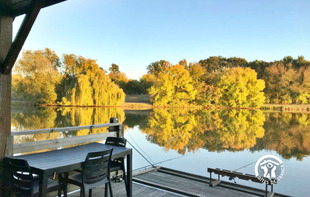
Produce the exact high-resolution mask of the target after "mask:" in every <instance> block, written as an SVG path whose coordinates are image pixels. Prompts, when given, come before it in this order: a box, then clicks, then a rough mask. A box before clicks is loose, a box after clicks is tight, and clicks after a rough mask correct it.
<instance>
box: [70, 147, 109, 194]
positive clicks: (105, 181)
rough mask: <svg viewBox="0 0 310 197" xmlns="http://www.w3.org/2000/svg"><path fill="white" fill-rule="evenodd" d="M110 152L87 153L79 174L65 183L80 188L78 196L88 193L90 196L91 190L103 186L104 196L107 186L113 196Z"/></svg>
mask: <svg viewBox="0 0 310 197" xmlns="http://www.w3.org/2000/svg"><path fill="white" fill-rule="evenodd" d="M112 150H113V149H109V150H106V151H100V152H91V153H88V154H87V156H86V159H85V162H84V164H83V167H82V171H81V173H78V174H74V175H71V176H69V177H68V178H67V180H66V182H67V183H71V184H74V185H77V186H79V187H80V188H81V193H80V196H84V197H85V196H88V195H85V194H87V193H89V196H91V195H92V189H94V188H96V187H99V186H102V185H105V196H107V194H108V186H109V189H110V196H113V192H112V187H111V181H110V164H111V155H112Z"/></svg>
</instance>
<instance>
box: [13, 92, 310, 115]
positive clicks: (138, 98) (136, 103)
mask: <svg viewBox="0 0 310 197" xmlns="http://www.w3.org/2000/svg"><path fill="white" fill-rule="evenodd" d="M12 105H13V106H14V105H26V106H33V105H35V104H33V103H31V102H28V101H21V100H12ZM40 106H54V107H121V108H123V109H125V110H126V109H135V110H145V109H153V108H170V107H157V106H153V105H152V103H151V101H150V95H145V94H144V95H126V100H125V102H124V103H123V104H122V105H120V106H61V105H40ZM173 108H197V109H198V108H203V109H204V108H206V109H255V110H258V109H261V110H263V111H285V112H310V105H309V104H307V105H299V104H264V105H263V106H262V107H260V108H244V107H237V108H231V107H222V106H210V107H202V106H197V107H191V106H189V107H183V106H182V107H173Z"/></svg>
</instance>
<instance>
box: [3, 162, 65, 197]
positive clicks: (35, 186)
mask: <svg viewBox="0 0 310 197" xmlns="http://www.w3.org/2000/svg"><path fill="white" fill-rule="evenodd" d="M5 160H6V162H7V164H8V165H9V167H10V178H11V183H12V186H13V189H14V192H13V194H12V195H13V196H14V195H17V196H21V197H28V196H29V197H34V196H38V195H39V176H38V175H36V174H33V173H32V171H31V168H30V167H29V164H28V162H27V161H26V160H24V159H17V158H13V157H5ZM63 186H64V185H63V184H62V183H59V182H57V181H53V180H51V179H48V184H47V191H48V192H51V191H58V196H59V197H60V196H61V189H63Z"/></svg>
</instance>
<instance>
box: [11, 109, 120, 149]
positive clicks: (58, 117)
mask: <svg viewBox="0 0 310 197" xmlns="http://www.w3.org/2000/svg"><path fill="white" fill-rule="evenodd" d="M111 117H118V118H119V120H120V122H123V121H124V120H125V112H124V111H123V110H122V109H120V108H85V107H83V108H76V107H75V108H52V107H44V108H43V107H42V108H34V107H32V108H22V109H12V130H30V129H45V128H56V127H70V126H83V125H93V124H102V123H107V122H109V121H110V118H111ZM103 132H107V128H98V129H93V130H89V129H85V130H78V131H69V132H65V133H59V132H56V133H43V134H34V135H27V136H16V137H15V138H14V143H22V142H32V141H41V140H50V139H57V138H63V137H67V136H82V135H88V134H96V133H103Z"/></svg>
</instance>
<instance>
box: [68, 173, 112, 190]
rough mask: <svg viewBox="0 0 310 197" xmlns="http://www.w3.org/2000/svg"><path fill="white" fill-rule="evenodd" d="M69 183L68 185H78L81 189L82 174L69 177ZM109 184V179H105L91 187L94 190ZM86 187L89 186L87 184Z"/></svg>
mask: <svg viewBox="0 0 310 197" xmlns="http://www.w3.org/2000/svg"><path fill="white" fill-rule="evenodd" d="M67 181H68V183H71V184H74V185H78V186H80V187H82V186H83V181H82V174H81V173H79V174H74V175H71V176H69V177H68V180H67ZM108 182H109V180H108V179H107V178H105V179H103V180H101V181H99V182H97V183H92V184H91V185H92V187H93V188H95V187H99V186H104V185H105V184H106V183H108ZM84 184H85V183H84ZM85 185H87V184H85Z"/></svg>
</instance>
